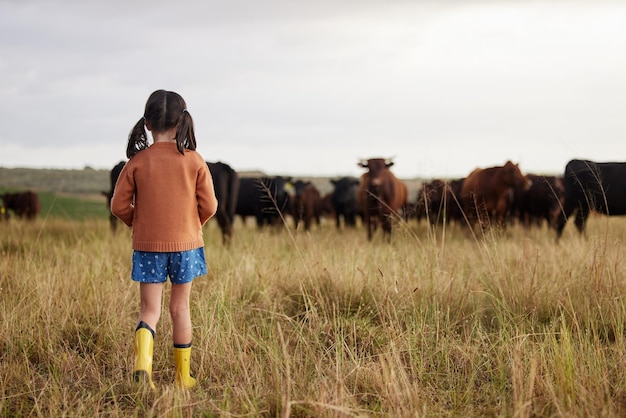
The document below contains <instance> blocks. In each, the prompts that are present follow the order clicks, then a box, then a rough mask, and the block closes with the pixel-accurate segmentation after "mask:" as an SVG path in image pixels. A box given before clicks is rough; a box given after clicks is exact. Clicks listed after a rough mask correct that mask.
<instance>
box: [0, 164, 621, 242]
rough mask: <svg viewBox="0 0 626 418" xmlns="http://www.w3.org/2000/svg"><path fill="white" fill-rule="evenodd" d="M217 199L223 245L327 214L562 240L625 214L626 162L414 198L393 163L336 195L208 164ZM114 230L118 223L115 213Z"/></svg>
mask: <svg viewBox="0 0 626 418" xmlns="http://www.w3.org/2000/svg"><path fill="white" fill-rule="evenodd" d="M124 164H125V163H124V162H120V163H118V164H117V165H116V166H115V167H114V168H113V169H112V170H111V175H110V181H111V184H110V189H109V190H108V191H104V192H102V193H103V194H104V195H105V196H106V197H107V204H108V205H110V200H111V196H112V193H113V189H114V187H115V183H116V182H117V178H118V177H119V174H120V172H121V170H122V168H123V167H124ZM207 165H208V167H209V170H210V171H211V175H212V177H213V183H214V186H215V193H216V195H217V199H218V201H219V208H218V212H217V214H216V216H215V217H216V220H217V222H218V224H219V227H220V230H221V233H222V241H223V243H224V244H228V243H229V242H230V241H231V240H232V237H233V224H234V222H235V218H236V216H240V217H241V219H242V220H243V221H244V222H245V220H246V219H247V218H248V217H254V218H255V220H256V225H257V226H258V227H259V228H263V227H271V226H275V225H281V224H283V223H284V222H286V219H287V217H291V218H292V219H293V222H294V224H295V227H296V228H298V227H299V225H303V228H304V229H305V230H309V229H310V228H311V227H312V226H313V225H320V223H321V218H322V217H330V218H334V223H335V226H336V227H337V228H342V227H345V228H351V227H356V226H357V224H358V223H357V221H358V220H359V219H360V220H361V222H362V224H363V225H364V226H365V228H366V230H367V238H368V240H372V238H373V236H374V234H375V233H376V231H377V229H378V228H380V229H381V230H382V233H383V235H384V237H385V238H387V239H389V238H390V237H391V232H392V228H393V225H394V224H395V223H396V222H397V221H398V220H404V221H408V220H409V219H417V221H418V222H419V221H422V220H425V221H427V222H429V223H430V224H431V225H432V226H433V227H436V226H437V225H440V224H444V223H447V224H450V223H458V224H461V225H467V226H469V228H470V230H473V229H474V228H475V227H477V226H478V227H480V228H482V229H484V228H488V227H491V226H494V225H495V226H497V227H503V226H505V225H506V224H509V223H513V222H519V223H520V224H521V225H523V226H524V227H526V228H530V227H533V226H541V225H542V224H543V223H544V222H545V223H547V225H549V227H551V228H553V229H554V230H555V231H556V236H557V238H559V237H560V236H561V235H562V232H563V229H564V227H565V224H566V223H567V220H568V219H569V218H570V217H572V216H575V221H574V223H575V225H576V227H577V229H578V231H579V232H580V233H584V231H585V224H586V222H587V218H588V217H589V215H590V213H592V212H597V213H602V214H605V215H624V214H626V163H598V162H592V161H587V160H572V161H570V162H569V163H568V164H567V165H566V167H565V172H564V174H563V175H562V176H543V175H536V174H523V173H522V171H521V170H520V168H519V167H518V165H517V164H513V163H512V162H510V161H507V162H506V164H504V165H503V166H497V167H489V168H477V169H475V170H474V171H472V172H471V173H469V174H468V175H467V177H464V178H458V179H452V180H450V179H446V180H444V179H435V180H431V181H428V182H424V183H422V184H421V187H420V189H419V191H418V193H417V196H415V199H414V200H410V198H409V194H408V188H407V185H406V184H405V182H404V181H402V180H400V179H398V178H397V177H396V176H395V175H394V174H393V172H392V171H391V170H390V167H391V166H393V161H391V160H390V159H385V158H371V159H368V160H363V161H360V162H358V166H360V167H362V168H363V169H365V173H364V174H363V175H362V176H361V177H360V178H357V177H341V178H339V179H332V180H330V181H331V183H332V187H333V190H332V191H331V192H329V193H327V194H324V195H322V193H321V192H320V191H319V190H318V188H317V187H316V186H315V185H314V184H313V183H312V182H309V181H303V180H294V179H293V178H291V177H283V176H272V177H268V176H262V177H261V176H260V177H243V176H240V175H239V174H238V173H237V172H236V171H235V170H233V169H232V168H231V167H230V166H228V165H227V164H224V163H221V162H216V163H211V162H207ZM0 197H1V198H2V202H3V204H2V206H1V209H2V214H3V217H8V214H9V211H12V212H13V213H14V214H15V215H16V216H18V217H20V218H26V219H34V218H35V217H36V216H37V214H38V212H39V209H40V206H39V201H38V199H37V194H36V193H33V192H30V191H29V192H24V193H5V194H3V195H1V196H0ZM110 224H111V229H112V230H113V231H115V229H116V225H117V220H116V218H115V217H114V216H113V215H110Z"/></svg>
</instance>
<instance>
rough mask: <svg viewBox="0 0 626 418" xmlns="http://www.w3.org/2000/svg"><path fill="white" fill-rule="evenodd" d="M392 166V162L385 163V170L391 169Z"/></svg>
mask: <svg viewBox="0 0 626 418" xmlns="http://www.w3.org/2000/svg"><path fill="white" fill-rule="evenodd" d="M393 164H394V163H393V161H387V163H385V165H386V166H387V168H389V167H391V166H392V165H393Z"/></svg>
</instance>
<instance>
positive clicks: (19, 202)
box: [2, 190, 41, 221]
mask: <svg viewBox="0 0 626 418" xmlns="http://www.w3.org/2000/svg"><path fill="white" fill-rule="evenodd" d="M2 201H3V202H4V204H3V206H4V208H5V210H12V211H13V213H15V216H17V217H18V218H26V219H27V220H29V221H33V220H35V218H36V217H37V215H39V211H40V210H41V205H40V204H39V196H37V193H34V192H31V191H30V190H29V191H27V192H21V193H5V194H3V195H2Z"/></svg>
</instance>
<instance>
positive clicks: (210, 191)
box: [196, 163, 218, 225]
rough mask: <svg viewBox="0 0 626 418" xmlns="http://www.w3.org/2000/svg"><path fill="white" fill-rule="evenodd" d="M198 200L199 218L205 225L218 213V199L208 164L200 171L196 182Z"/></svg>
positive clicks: (203, 165)
mask: <svg viewBox="0 0 626 418" xmlns="http://www.w3.org/2000/svg"><path fill="white" fill-rule="evenodd" d="M196 199H197V200H198V216H199V217H200V224H202V225H204V224H205V223H206V222H207V221H208V220H209V219H211V218H212V217H213V215H215V213H216V212H217V205H218V203H217V198H216V197H215V189H214V187H213V178H212V177H211V172H210V171H209V167H208V166H207V165H206V163H204V164H202V165H201V167H200V169H199V170H198V178H197V181H196Z"/></svg>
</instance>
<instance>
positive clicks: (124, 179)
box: [111, 164, 135, 227]
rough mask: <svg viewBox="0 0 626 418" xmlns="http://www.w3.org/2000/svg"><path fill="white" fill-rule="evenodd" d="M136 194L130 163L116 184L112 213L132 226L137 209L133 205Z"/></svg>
mask: <svg viewBox="0 0 626 418" xmlns="http://www.w3.org/2000/svg"><path fill="white" fill-rule="evenodd" d="M134 195H135V181H134V179H133V178H132V176H131V175H130V174H129V170H128V164H126V165H125V166H124V168H123V169H122V172H121V173H120V176H119V178H118V179H117V183H116V184H115V189H114V191H113V197H112V198H111V213H112V214H113V215H115V216H116V217H118V218H119V219H120V220H121V221H122V222H124V223H125V224H126V225H128V226H131V227H132V226H133V214H134V210H135V207H134V205H133V198H134Z"/></svg>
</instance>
